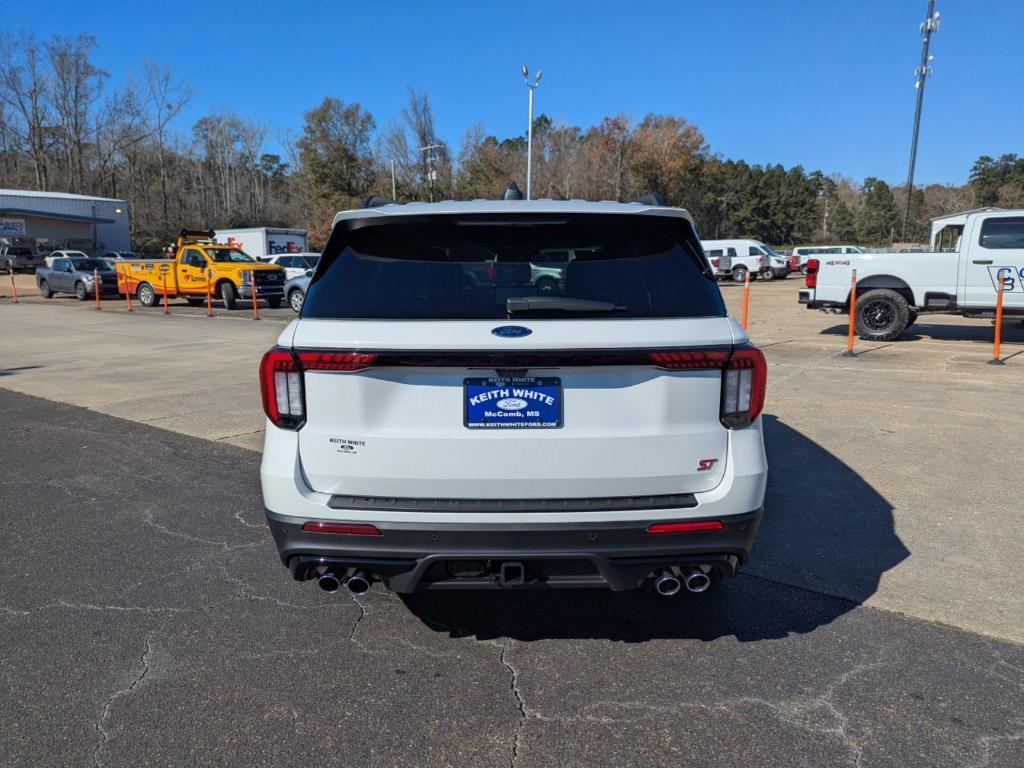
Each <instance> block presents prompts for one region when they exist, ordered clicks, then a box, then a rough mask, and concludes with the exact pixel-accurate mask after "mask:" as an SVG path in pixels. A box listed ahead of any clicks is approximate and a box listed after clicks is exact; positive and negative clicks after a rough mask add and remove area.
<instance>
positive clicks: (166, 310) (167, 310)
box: [164, 272, 171, 315]
mask: <svg viewBox="0 0 1024 768" xmlns="http://www.w3.org/2000/svg"><path fill="white" fill-rule="evenodd" d="M164 314H165V315H169V314H171V306H170V304H168V303H167V272H164Z"/></svg>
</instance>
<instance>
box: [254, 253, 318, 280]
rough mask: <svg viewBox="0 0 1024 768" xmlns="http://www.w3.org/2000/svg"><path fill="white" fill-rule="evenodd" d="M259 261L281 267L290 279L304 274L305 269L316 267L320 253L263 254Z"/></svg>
mask: <svg viewBox="0 0 1024 768" xmlns="http://www.w3.org/2000/svg"><path fill="white" fill-rule="evenodd" d="M260 261H262V262H264V263H265V264H276V265H277V266H279V267H282V268H283V269H284V272H285V276H286V277H287V278H288V279H289V280H291V279H292V278H293V277H301V276H302V275H304V274H306V270H309V269H316V265H317V264H318V263H319V262H320V254H319V253H282V254H278V255H276V256H264V257H263V258H261V259H260Z"/></svg>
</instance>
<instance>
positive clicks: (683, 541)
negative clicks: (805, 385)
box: [259, 200, 767, 595]
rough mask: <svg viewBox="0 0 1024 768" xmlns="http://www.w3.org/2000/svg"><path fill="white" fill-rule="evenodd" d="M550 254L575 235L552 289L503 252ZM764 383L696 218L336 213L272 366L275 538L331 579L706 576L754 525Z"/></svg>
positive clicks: (511, 210)
mask: <svg viewBox="0 0 1024 768" xmlns="http://www.w3.org/2000/svg"><path fill="white" fill-rule="evenodd" d="M371 205H373V201H372V200H371ZM473 223H479V224H480V226H472V224H473ZM539 245H540V246H541V249H543V250H550V249H554V248H563V249H567V250H572V249H575V248H576V247H577V246H581V248H579V249H578V250H576V256H577V257H576V258H574V259H572V260H571V261H570V262H569V263H568V264H567V265H566V275H565V285H564V288H563V289H561V290H559V291H556V292H554V293H543V294H541V293H538V291H537V290H536V288H535V286H534V285H533V284H532V276H531V273H530V270H526V272H525V273H524V274H521V275H520V281H519V282H518V283H516V284H511V283H507V282H506V281H511V280H513V279H514V277H515V273H516V272H518V271H520V270H518V269H516V270H507V271H506V270H502V269H501V265H502V264H512V265H516V266H519V265H528V264H529V263H531V262H532V261H534V260H537V261H539V262H543V259H542V257H540V255H539V253H538V246H539ZM581 252H585V253H586V257H582V256H581ZM494 254H497V263H495V257H494ZM492 266H493V267H494V268H495V269H494V271H493V279H492V282H485V278H486V276H487V269H488V268H489V267H492ZM469 274H474V275H481V278H480V283H479V284H474V283H473V282H472V281H468V280H467V275H469ZM499 276H500V280H501V281H502V283H503V285H504V287H505V288H507V289H508V290H502V291H498V290H496V287H497V286H496V284H495V282H494V281H493V280H498V279H499ZM766 377H767V368H766V365H765V358H764V355H763V354H762V353H761V351H760V350H758V349H757V348H755V347H754V346H753V345H752V344H751V343H750V341H749V339H748V338H747V335H746V333H745V332H744V331H743V329H742V328H741V327H740V326H739V324H738V323H737V322H736V321H735V320H734V319H732V318H731V317H729V315H728V313H727V311H726V307H725V304H724V302H723V300H722V295H721V292H720V290H719V288H718V285H717V284H716V282H715V280H714V275H713V274H712V271H711V269H710V268H709V266H708V263H707V261H706V260H705V258H704V254H703V252H702V251H701V246H700V242H699V240H698V239H697V235H696V231H695V228H694V225H693V220H692V218H691V217H690V214H689V213H687V212H686V211H684V210H681V209H678V208H667V207H663V206H658V205H655V204H653V203H651V204H643V203H639V204H638V203H631V204H625V203H611V202H604V203H587V202H581V201H554V200H533V201H525V200H503V201H481V200H478V201H472V202H444V203H409V204H406V205H397V204H388V205H386V206H380V207H370V208H365V209H362V210H358V211H344V212H341V213H339V214H338V215H337V216H336V217H335V219H334V224H333V233H332V234H331V236H330V240H329V244H328V246H327V250H326V252H325V253H324V258H323V261H322V262H321V264H320V267H319V268H318V272H317V274H316V278H315V279H314V280H313V281H312V282H311V283H310V284H309V287H308V292H307V295H306V299H305V304H304V305H303V307H302V313H301V316H300V317H299V318H298V319H297V320H294V321H293V322H292V323H290V324H289V325H288V328H287V330H286V331H284V332H283V333H282V334H281V336H280V337H279V338H278V341H277V346H275V347H274V348H273V349H271V350H270V351H268V352H267V354H266V355H265V356H264V357H263V359H262V362H261V364H260V371H259V378H260V383H261V391H262V400H263V407H264V411H265V413H266V416H267V422H266V433H265V441H264V447H263V459H262V464H261V471H260V475H261V484H262V491H263V503H264V508H265V509H266V516H267V520H268V522H269V529H270V532H271V534H272V535H273V537H274V540H275V542H276V545H277V548H278V553H279V556H280V559H281V561H282V563H283V564H284V565H285V566H287V567H288V569H289V570H290V572H291V574H292V576H293V577H294V578H295V579H298V580H300V581H301V580H307V579H315V580H316V581H317V582H318V584H319V585H320V587H321V588H323V589H325V590H327V591H335V590H337V589H339V588H340V587H341V586H342V585H343V584H346V583H347V585H348V588H349V589H350V590H351V591H352V592H354V593H360V592H365V591H366V590H367V589H369V588H370V587H371V585H372V584H373V583H374V582H380V583H383V585H384V586H385V587H386V588H388V589H390V590H393V591H396V592H414V591H418V590H427V589H452V588H492V589H520V588H529V587H541V588H555V587H563V588H566V587H595V586H604V587H610V588H611V589H613V590H627V589H633V588H638V587H641V586H643V585H645V584H646V585H650V586H653V587H654V588H655V589H656V590H657V591H658V592H659V593H661V594H663V595H671V594H675V593H676V592H679V591H680V590H681V589H682V588H683V587H684V586H685V587H686V588H688V589H689V590H690V591H692V592H702V591H704V590H705V589H707V588H708V586H709V585H710V584H711V581H712V580H713V579H724V578H728V577H730V576H733V575H734V574H735V572H736V569H737V567H738V566H740V565H741V564H742V563H743V562H745V561H746V560H747V558H748V556H749V553H750V549H751V546H752V543H753V540H754V537H755V534H756V532H757V528H758V525H759V522H760V520H761V516H762V510H763V505H764V495H765V485H766V480H767V461H766V459H765V453H764V441H763V437H762V426H761V417H760V414H761V410H762V407H763V404H764V396H765V383H766Z"/></svg>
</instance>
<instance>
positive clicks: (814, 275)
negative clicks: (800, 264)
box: [804, 259, 821, 288]
mask: <svg viewBox="0 0 1024 768" xmlns="http://www.w3.org/2000/svg"><path fill="white" fill-rule="evenodd" d="M820 266H821V262H820V261H818V260H817V259H808V260H807V275H806V276H805V277H804V284H805V285H806V286H807V287H808V288H817V287H818V267H820Z"/></svg>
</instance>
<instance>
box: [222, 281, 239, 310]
mask: <svg viewBox="0 0 1024 768" xmlns="http://www.w3.org/2000/svg"><path fill="white" fill-rule="evenodd" d="M220 298H221V301H223V302H224V308H225V309H237V308H238V294H237V293H235V286H233V285H232V284H231V283H221V284H220Z"/></svg>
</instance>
